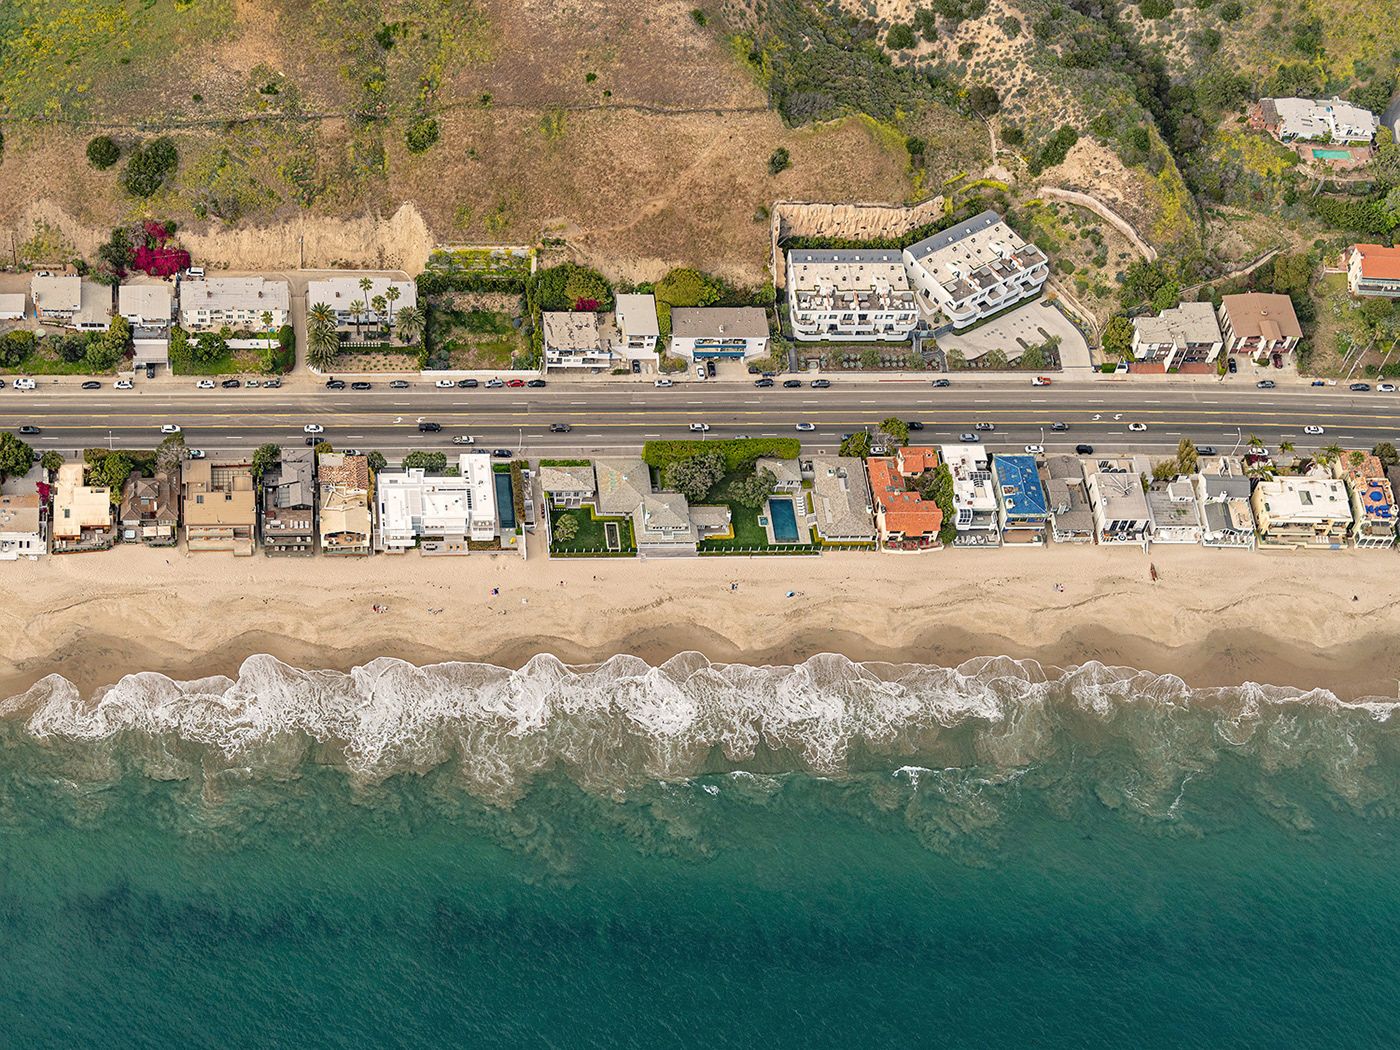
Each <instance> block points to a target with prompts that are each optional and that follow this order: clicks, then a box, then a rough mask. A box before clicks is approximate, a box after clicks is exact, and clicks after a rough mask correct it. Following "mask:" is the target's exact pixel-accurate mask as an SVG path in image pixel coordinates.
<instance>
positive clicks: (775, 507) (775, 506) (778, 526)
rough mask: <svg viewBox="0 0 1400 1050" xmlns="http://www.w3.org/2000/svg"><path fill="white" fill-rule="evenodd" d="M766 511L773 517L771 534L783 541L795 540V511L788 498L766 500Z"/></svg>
mask: <svg viewBox="0 0 1400 1050" xmlns="http://www.w3.org/2000/svg"><path fill="white" fill-rule="evenodd" d="M768 513H769V514H770V515H771V516H772V519H773V535H774V536H776V537H777V538H778V539H780V540H782V541H783V542H784V543H796V542H797V512H796V511H795V510H794V509H793V506H792V500H790V499H772V500H769V501H768Z"/></svg>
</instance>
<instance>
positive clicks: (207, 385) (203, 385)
mask: <svg viewBox="0 0 1400 1050" xmlns="http://www.w3.org/2000/svg"><path fill="white" fill-rule="evenodd" d="M216 385H217V384H215V382H214V380H212V379H201V380H200V381H199V382H198V383H196V384H195V389H196V390H213V389H214V387H215V386H216Z"/></svg>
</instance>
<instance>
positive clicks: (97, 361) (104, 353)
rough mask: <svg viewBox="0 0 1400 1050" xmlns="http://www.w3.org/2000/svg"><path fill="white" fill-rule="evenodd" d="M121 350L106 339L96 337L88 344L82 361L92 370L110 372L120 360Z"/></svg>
mask: <svg viewBox="0 0 1400 1050" xmlns="http://www.w3.org/2000/svg"><path fill="white" fill-rule="evenodd" d="M121 356H122V355H121V350H120V349H119V348H118V347H117V346H116V345H115V344H114V343H112V342H111V341H110V340H108V339H105V338H103V339H96V340H94V341H93V342H91V343H89V344H88V348H87V353H86V354H85V355H84V357H83V361H84V363H85V364H86V365H87V366H88V368H90V369H92V371H94V372H110V371H111V370H112V369H113V368H115V367H116V364H117V362H118V361H120V360H121Z"/></svg>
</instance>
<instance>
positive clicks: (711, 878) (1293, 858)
mask: <svg viewBox="0 0 1400 1050" xmlns="http://www.w3.org/2000/svg"><path fill="white" fill-rule="evenodd" d="M1393 711H1394V704H1393V703H1391V702H1387V701H1384V700H1375V701H1371V702H1357V703H1341V702H1339V701H1338V700H1337V699H1336V698H1335V697H1333V696H1332V695H1331V694H1329V693H1327V692H1325V691H1321V690H1316V691H1312V692H1302V691H1299V690H1296V689H1285V688H1275V687H1267V686H1260V685H1241V686H1239V687H1236V688H1227V689H1209V690H1206V689H1191V688H1188V687H1187V686H1185V685H1184V684H1183V683H1182V682H1181V681H1180V680H1178V679H1175V678H1172V677H1169V676H1158V675H1150V674H1146V673H1139V672H1136V671H1132V670H1126V669H1121V668H1106V667H1102V666H1100V665H1096V664H1090V665H1086V666H1084V667H1080V668H1075V669H1071V670H1068V671H1059V670H1047V669H1042V668H1040V667H1038V666H1037V665H1035V664H1029V663H1019V662H1014V661H1011V660H1006V659H989V660H985V661H976V662H974V663H971V664H967V665H963V666H962V667H960V668H939V667H931V666H919V665H888V664H865V665H862V664H857V663H852V662H851V661H849V660H846V659H844V658H839V657H832V656H823V657H816V658H813V659H811V660H808V661H806V662H805V663H803V664H801V665H798V666H795V667H761V668H760V667H739V666H733V665H729V666H714V665H711V664H709V663H708V662H707V661H705V660H704V659H703V658H702V657H699V656H697V655H695V654H686V655H683V656H680V657H677V658H675V659H674V660H671V661H669V662H668V663H666V664H664V665H662V666H660V667H650V666H647V665H646V664H644V663H642V662H641V661H638V660H635V659H632V658H625V657H623V658H617V659H615V660H612V661H609V662H608V663H607V664H604V665H601V666H600V667H596V668H588V669H571V668H567V667H565V666H563V665H562V664H560V663H558V662H557V661H555V660H552V659H550V658H547V657H539V658H536V659H535V660H532V661H531V662H530V663H529V664H527V665H526V666H525V667H524V668H522V669H519V670H508V669H503V668H496V667H491V666H486V665H480V664H444V665H437V666H433V667H425V668H416V667H413V666H411V665H408V664H405V663H402V662H400V661H390V660H379V661H374V662H372V663H370V664H368V665H366V666H364V667H361V668H357V669H356V670H355V671H354V672H353V673H352V674H350V675H344V674H339V673H331V672H315V671H304V670H298V669H295V668H290V667H287V666H285V665H283V664H280V663H278V662H277V661H275V660H273V659H272V658H270V657H254V658H252V659H250V660H249V661H247V662H246V663H245V664H244V665H243V668H242V670H241V672H240V674H239V676H238V678H237V679H236V680H233V679H228V678H208V679H203V680H201V681H198V682H187V683H178V682H173V681H171V680H170V679H168V678H165V677H163V676H161V675H155V674H140V675H133V676H128V677H126V678H124V679H122V680H121V681H120V682H118V683H116V684H114V685H113V686H112V687H110V688H107V689H104V690H99V691H98V692H97V693H96V694H94V695H92V696H82V695H80V694H79V693H78V692H77V691H76V690H75V689H74V688H73V687H72V686H71V685H70V684H69V683H67V682H66V681H64V680H63V679H61V678H59V677H57V676H53V677H50V678H48V679H45V680H44V681H42V682H40V683H39V684H38V685H36V686H35V687H34V688H33V689H31V690H30V691H29V692H28V693H26V694H24V695H23V696H19V697H13V698H10V699H9V700H6V701H3V702H0V748H2V749H3V750H0V1047H4V1048H6V1050H9V1048H16V1050H41V1048H48V1047H54V1048H60V1047H61V1048H81V1047H123V1048H128V1047H151V1048H165V1047H169V1048H177V1047H178V1048H185V1047H205V1046H234V1045H237V1046H240V1047H246V1048H257V1047H288V1048H291V1047H297V1048H321V1047H327V1048H329V1047H337V1048H339V1047H345V1048H350V1047H355V1048H374V1047H425V1046H433V1047H457V1046H461V1047H473V1048H478V1047H546V1048H559V1050H565V1048H568V1050H573V1048H593V1047H598V1048H603V1047H608V1048H613V1047H617V1048H632V1047H636V1048H661V1047H668V1048H669V1047H697V1048H701V1047H703V1048H707V1050H714V1048H723V1047H745V1048H750V1047H803V1048H808V1047H822V1048H824V1047H831V1048H837V1047H840V1048H850V1047H895V1046H898V1047H938V1048H945V1047H946V1048H955V1047H957V1048H960V1047H967V1048H974V1047H976V1048H983V1047H1010V1046H1016V1047H1031V1046H1034V1047H1044V1048H1058V1047H1064V1048H1070V1047H1074V1048H1084V1047H1114V1048H1121V1047H1129V1046H1131V1047H1139V1048H1156V1047H1162V1048H1167V1047H1171V1048H1183V1047H1202V1048H1205V1047H1209V1048H1212V1050H1218V1048H1225V1047H1292V1048H1298V1047H1390V1046H1394V1045H1396V1042H1397V1036H1396V1034H1395V1030H1396V1028H1397V1023H1400V995H1397V993H1400V864H1397V860H1400V754H1397V750H1398V749H1400V736H1398V735H1397V731H1396V728H1395V722H1394V720H1393V719H1392V717H1391V716H1392V714H1393Z"/></svg>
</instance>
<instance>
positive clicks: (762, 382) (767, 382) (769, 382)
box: [753, 379, 773, 386]
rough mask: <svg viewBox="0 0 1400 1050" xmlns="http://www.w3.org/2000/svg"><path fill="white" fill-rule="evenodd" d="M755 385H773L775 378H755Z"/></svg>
mask: <svg viewBox="0 0 1400 1050" xmlns="http://www.w3.org/2000/svg"><path fill="white" fill-rule="evenodd" d="M753 385H754V386H772V385H773V380H771V379H755V380H754V381H753Z"/></svg>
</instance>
